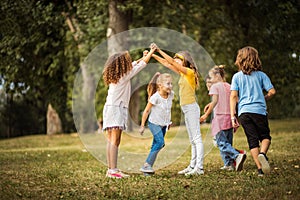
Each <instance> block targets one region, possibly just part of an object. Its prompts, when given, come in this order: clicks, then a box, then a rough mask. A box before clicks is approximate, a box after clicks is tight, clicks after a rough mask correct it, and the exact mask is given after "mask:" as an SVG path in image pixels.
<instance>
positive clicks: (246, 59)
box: [235, 46, 262, 75]
mask: <svg viewBox="0 0 300 200" xmlns="http://www.w3.org/2000/svg"><path fill="white" fill-rule="evenodd" d="M235 65H237V66H238V68H239V70H242V72H243V73H244V74H247V75H250V74H251V72H253V71H261V70H262V64H261V61H260V59H259V56H258V51H257V50H256V49H255V48H253V47H250V46H247V47H244V48H242V49H240V50H238V53H237V56H236V61H235Z"/></svg>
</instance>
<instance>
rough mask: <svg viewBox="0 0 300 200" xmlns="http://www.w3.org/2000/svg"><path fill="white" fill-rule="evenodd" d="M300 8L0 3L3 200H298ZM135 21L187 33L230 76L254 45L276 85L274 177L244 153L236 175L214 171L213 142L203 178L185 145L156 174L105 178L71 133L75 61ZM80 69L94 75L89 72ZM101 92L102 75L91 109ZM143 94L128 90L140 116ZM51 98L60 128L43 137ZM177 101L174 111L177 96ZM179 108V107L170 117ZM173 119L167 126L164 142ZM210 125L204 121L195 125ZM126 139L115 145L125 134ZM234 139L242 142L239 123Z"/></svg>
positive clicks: (275, 4) (247, 3)
mask: <svg viewBox="0 0 300 200" xmlns="http://www.w3.org/2000/svg"><path fill="white" fill-rule="evenodd" d="M299 7H300V6H299V1H298V0H293V1H292V0H289V1H286V0H272V1H269V0H244V1H233V0H224V1H222V0H210V1H204V0H203V1H192V0H184V1H177V0H175V1H170V0H160V1H158V0H153V1H142V0H126V1H121V0H110V1H105V0H98V1H94V0H93V1H92V0H84V1H83V0H78V1H70V0H44V1H42V0H15V1H11V0H2V1H0V9H1V12H0V56H1V57H0V138H1V140H0V188H1V189H0V199H14V200H15V199H299V198H300V193H299V191H300V183H299V180H300V177H299V163H300V160H299V153H298V152H299V150H300V148H299V142H300V141H299V138H300V137H299V134H300V129H299V115H300V107H299V104H300V102H299V88H300V86H299V85H300V84H299V83H300V79H299V76H300V66H299V62H300V57H299V56H300V51H299V39H300V37H299V36H300V35H299V31H300V27H299V19H300V16H299ZM141 27H159V28H168V29H170V30H175V31H178V32H179V33H182V34H185V35H186V36H188V37H191V38H192V39H194V40H195V41H197V42H198V43H199V45H201V46H203V47H204V48H205V49H206V51H207V52H208V53H209V54H210V55H211V57H212V58H213V60H214V62H215V63H216V64H225V65H226V72H227V75H228V76H227V81H228V82H230V81H231V77H232V75H233V74H234V73H235V72H236V71H237V68H236V66H234V61H235V56H236V53H237V50H238V49H240V48H241V47H244V46H246V45H251V46H253V47H255V48H256V49H257V50H258V51H259V54H260V58H261V60H262V63H263V71H264V72H266V73H267V74H268V75H269V76H270V78H271V80H272V83H273V84H274V86H275V88H276V90H277V94H276V95H275V97H274V98H273V99H272V100H270V101H268V102H267V103H268V112H269V118H270V128H271V135H272V138H273V139H272V145H271V147H270V150H269V153H268V155H269V159H270V160H269V161H270V164H271V167H272V170H271V173H270V175H267V176H265V177H258V176H257V172H256V166H255V164H254V163H253V160H252V158H251V156H248V158H247V160H246V161H245V164H244V170H242V171H241V172H238V173H236V172H224V171H220V170H219V168H220V167H221V166H222V160H221V158H220V155H219V151H218V149H217V148H212V149H211V152H210V153H209V154H208V155H207V156H206V157H205V162H204V164H205V166H204V167H205V175H203V176H200V177H184V176H178V175H177V171H179V170H181V169H183V168H184V167H186V165H187V163H188V161H189V158H190V152H189V151H188V150H187V151H186V152H185V153H184V154H183V155H182V156H181V157H180V158H178V159H176V160H174V162H173V163H172V164H170V165H169V166H168V167H166V168H163V169H159V170H158V171H157V172H156V174H155V175H154V176H153V177H144V176H142V175H141V174H135V173H131V176H130V178H129V179H123V180H114V179H106V178H105V173H106V170H107V169H106V166H105V165H104V164H103V163H101V162H99V160H97V159H95V157H93V156H92V155H91V154H90V153H88V151H87V149H86V148H85V146H84V145H83V142H82V140H81V139H80V138H79V135H78V134H77V133H76V128H75V124H74V120H73V113H72V100H73V96H72V95H73V87H74V80H75V77H76V74H77V72H78V71H79V70H81V71H84V70H86V69H85V65H84V60H85V59H86V57H87V56H88V54H89V53H90V52H91V51H92V50H93V49H94V48H95V47H96V46H97V45H99V44H100V43H102V42H105V41H106V40H107V39H108V38H109V37H111V35H113V34H117V33H120V32H122V31H126V30H132V29H135V28H141ZM108 30H113V31H108ZM107 33H110V35H107ZM149 42H150V41H149ZM151 42H152V41H151ZM176 42H177V41H174V43H176ZM115 45H116V46H115V48H118V47H120V46H122V45H119V44H115ZM107 51H108V52H109V51H110V50H109V49H108V50H107ZM141 53H142V49H141V50H140V51H136V52H131V55H132V57H133V58H138V57H139V56H140V55H141ZM151 62H152V61H151ZM199 67H200V66H199ZM84 78H85V80H87V81H86V82H87V83H89V81H92V82H93V78H94V77H93V76H92V75H91V74H88V75H87V76H86V77H84ZM141 78H143V77H141ZM201 78H203V77H201ZM90 83H91V82H90ZM133 84H134V83H133ZM91 85H93V83H91ZM86 88H90V90H93V89H95V88H92V87H89V85H87V86H86ZM90 90H87V91H84V92H90ZM106 93H107V87H105V86H104V84H103V81H102V80H100V81H99V83H97V88H96V95H95V98H94V97H93V99H92V100H93V101H95V105H96V107H95V109H96V112H97V115H98V117H100V116H101V113H102V109H103V103H104V101H105V96H106ZM197 94H198V95H199V98H198V99H199V104H200V106H201V108H203V106H204V105H205V104H206V103H207V102H209V97H208V95H207V91H206V88H205V85H204V81H203V80H201V86H200V89H199V91H198V93H197ZM146 98H147V97H146V94H145V91H144V88H141V90H140V91H138V92H136V93H135V94H134V95H133V96H132V101H134V105H139V106H135V107H131V109H132V110H131V111H130V112H131V113H135V117H140V116H139V115H138V113H139V112H140V111H141V110H142V109H143V106H144V105H145V99H146ZM49 105H51V106H52V108H53V109H54V110H56V112H57V114H58V115H57V116H59V118H60V122H61V125H62V129H61V130H60V131H59V132H60V134H52V135H50V134H47V112H48V111H49V108H50V106H49ZM134 108H137V109H136V110H135V109H134ZM174 109H175V110H176V109H180V108H179V105H178V100H175V101H174ZM180 117H181V113H180V112H174V114H173V116H172V118H173V121H174V124H175V125H178V124H180V119H181V118H180ZM134 120H139V119H136V118H135V119H134ZM92 128H95V129H96V128H97V125H96V124H95V126H94V127H92ZM178 128H180V127H179V126H178V127H172V129H171V130H170V132H168V134H167V136H166V141H169V140H171V139H172V138H171V136H172V135H176V134H177V132H176V131H177V129H178ZM208 129H209V125H203V126H201V131H202V133H206V132H207V131H208ZM183 135H186V134H182V135H181V136H183ZM125 136H126V137H125V138H124V139H125V140H122V142H123V141H124V142H125V143H128V142H130V138H128V137H127V135H125ZM149 145H150V143H149ZM234 145H235V146H237V147H239V148H241V149H247V142H246V138H245V135H244V133H243V130H242V129H241V128H240V129H238V132H237V133H236V134H235V136H234ZM127 148H135V145H132V144H131V145H128V146H127ZM147 148H148V149H149V146H148V147H147ZM135 150H139V149H135ZM120 162H125V161H123V160H121V161H120ZM139 164H140V163H137V165H139Z"/></svg>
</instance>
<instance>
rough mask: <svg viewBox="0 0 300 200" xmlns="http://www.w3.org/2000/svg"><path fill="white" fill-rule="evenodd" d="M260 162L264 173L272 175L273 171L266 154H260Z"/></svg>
mask: <svg viewBox="0 0 300 200" xmlns="http://www.w3.org/2000/svg"><path fill="white" fill-rule="evenodd" d="M258 161H259V162H260V164H261V168H262V171H263V172H264V173H265V174H268V173H270V171H271V170H270V164H269V162H268V157H267V156H266V155H265V154H263V153H260V154H258Z"/></svg>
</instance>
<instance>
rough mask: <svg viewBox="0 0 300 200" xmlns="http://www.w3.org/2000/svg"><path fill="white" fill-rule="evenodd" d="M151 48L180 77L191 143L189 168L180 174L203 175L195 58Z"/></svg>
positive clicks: (183, 107) (152, 45) (181, 99)
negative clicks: (171, 54)
mask: <svg viewBox="0 0 300 200" xmlns="http://www.w3.org/2000/svg"><path fill="white" fill-rule="evenodd" d="M151 48H156V51H157V52H158V53H159V54H160V55H161V56H162V57H160V56H158V55H155V54H152V57H153V58H154V59H156V60H157V61H158V62H160V63H161V64H162V65H164V66H165V67H167V68H169V69H171V70H172V71H174V72H176V73H177V74H179V75H180V79H179V82H178V84H179V98H180V106H181V109H182V111H183V113H184V117H185V124H186V128H187V132H188V134H189V139H190V143H191V161H190V164H189V166H188V167H187V168H185V169H184V170H182V171H179V172H178V174H185V175H187V176H189V175H201V174H204V170H203V157H204V149H203V143H202V137H201V132H200V121H199V120H200V108H199V105H198V104H197V102H196V95H195V91H196V89H197V87H198V84H199V79H198V78H199V73H198V69H197V66H196V64H195V63H194V61H193V58H192V57H191V55H190V54H189V53H188V52H187V51H180V52H178V53H176V54H175V56H174V58H172V57H171V56H169V55H168V54H166V53H165V52H164V51H162V50H161V49H160V48H159V47H158V46H157V45H156V44H154V43H152V44H151Z"/></svg>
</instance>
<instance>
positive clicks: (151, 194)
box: [0, 119, 300, 200]
mask: <svg viewBox="0 0 300 200" xmlns="http://www.w3.org/2000/svg"><path fill="white" fill-rule="evenodd" d="M299 122H300V120H299V119H291V120H285V121H270V128H271V132H272V133H271V135H272V137H273V140H272V145H271V148H270V150H269V153H268V156H269V159H270V164H271V167H272V171H271V173H270V174H269V175H266V176H264V177H258V176H257V172H256V168H255V165H254V162H253V160H252V158H251V156H250V154H248V157H247V160H246V162H245V164H244V170H243V171H241V172H224V171H220V170H219V168H220V167H221V166H222V160H221V157H220V155H219V151H218V149H217V148H213V150H212V151H211V152H210V153H209V154H208V155H207V156H206V157H205V174H204V175H203V176H197V177H184V176H179V175H177V171H179V170H181V169H182V168H184V167H186V166H187V164H188V160H189V158H190V153H189V151H187V152H186V153H185V154H184V155H183V156H182V157H181V158H180V159H178V160H177V161H176V162H175V163H173V164H172V165H170V166H168V167H166V168H164V169H161V170H158V171H157V172H156V174H155V175H154V176H151V177H145V176H142V175H141V174H131V176H130V177H129V178H127V179H121V180H120V179H119V180H115V179H107V178H105V173H106V167H105V166H104V165H103V164H101V163H100V162H99V161H98V160H97V159H95V158H94V157H93V156H92V155H91V154H90V153H88V152H87V151H86V150H85V149H84V146H83V144H82V142H81V140H80V138H79V137H78V135H77V134H62V135H55V136H46V135H36V136H26V137H20V138H14V139H5V140H0V163H1V165H0V186H1V191H0V199H3V200H10V199H300V169H299V165H300V158H299V151H300V147H299V142H300V123H299ZM234 145H235V146H238V147H240V148H244V149H247V143H246V140H245V136H244V133H243V130H242V129H239V131H238V133H237V134H236V135H235V138H234ZM120 162H121V161H120Z"/></svg>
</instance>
